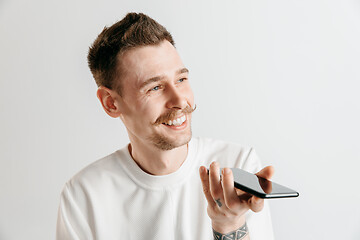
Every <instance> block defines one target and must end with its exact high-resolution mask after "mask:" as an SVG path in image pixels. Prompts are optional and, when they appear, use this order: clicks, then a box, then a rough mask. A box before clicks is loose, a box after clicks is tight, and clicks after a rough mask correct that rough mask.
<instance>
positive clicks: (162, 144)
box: [149, 127, 192, 151]
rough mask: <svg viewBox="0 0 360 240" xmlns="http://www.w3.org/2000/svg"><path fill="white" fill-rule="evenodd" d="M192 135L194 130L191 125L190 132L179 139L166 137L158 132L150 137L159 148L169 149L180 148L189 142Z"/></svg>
mask: <svg viewBox="0 0 360 240" xmlns="http://www.w3.org/2000/svg"><path fill="white" fill-rule="evenodd" d="M191 137H192V131H191V127H189V130H188V132H187V133H186V134H183V135H182V136H180V138H181V139H179V140H178V139H175V140H173V139H170V138H169V137H166V136H164V135H162V134H158V133H156V134H154V135H153V136H151V137H150V138H149V139H150V141H151V142H152V143H153V144H154V146H155V147H157V148H158V149H159V150H162V151H169V150H172V149H174V148H178V147H181V146H184V145H186V144H188V143H189V142H190V140H191Z"/></svg>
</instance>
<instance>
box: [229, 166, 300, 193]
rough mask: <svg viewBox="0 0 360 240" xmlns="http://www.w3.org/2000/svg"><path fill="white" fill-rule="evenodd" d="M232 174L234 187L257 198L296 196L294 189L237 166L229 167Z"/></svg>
mask: <svg viewBox="0 0 360 240" xmlns="http://www.w3.org/2000/svg"><path fill="white" fill-rule="evenodd" d="M231 170H232V172H233V175H234V185H235V187H236V188H238V189H240V190H243V191H244V192H247V193H250V194H252V195H254V196H256V197H259V198H289V197H298V196H299V193H298V192H296V191H295V190H292V189H290V188H287V187H285V186H282V185H280V184H277V183H275V182H272V181H269V180H267V179H265V178H262V177H258V176H256V175H255V174H252V173H249V172H247V171H244V170H242V169H239V168H231Z"/></svg>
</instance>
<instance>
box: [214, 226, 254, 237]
mask: <svg viewBox="0 0 360 240" xmlns="http://www.w3.org/2000/svg"><path fill="white" fill-rule="evenodd" d="M213 235H214V240H240V239H241V240H249V239H250V237H249V230H248V228H247V225H246V223H245V224H244V225H242V226H241V227H240V228H238V229H237V230H235V231H232V232H228V233H225V234H224V233H219V232H217V231H216V230H214V229H213Z"/></svg>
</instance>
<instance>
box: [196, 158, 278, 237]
mask: <svg viewBox="0 0 360 240" xmlns="http://www.w3.org/2000/svg"><path fill="white" fill-rule="evenodd" d="M199 171H200V178H201V182H202V186H203V191H204V194H205V197H206V199H207V202H208V208H207V212H208V215H209V217H210V218H211V221H212V228H213V230H214V231H216V232H219V233H223V234H225V233H228V232H231V231H235V230H237V229H239V228H240V227H242V226H244V224H245V213H246V212H247V211H248V210H249V209H251V210H252V211H254V212H259V211H261V210H262V208H263V207H264V200H263V199H261V198H258V197H255V196H253V195H251V194H249V193H246V192H244V191H241V190H239V189H236V188H234V177H233V174H232V171H231V169H229V168H224V169H223V170H222V179H220V166H219V164H218V163H217V162H213V163H211V164H210V169H209V172H208V170H207V169H206V167H204V166H201V167H200V169H199ZM273 173H274V169H273V167H271V166H268V167H265V168H263V169H262V170H261V171H260V172H258V173H257V174H256V175H258V176H260V177H263V178H266V179H270V178H271V177H272V175H273Z"/></svg>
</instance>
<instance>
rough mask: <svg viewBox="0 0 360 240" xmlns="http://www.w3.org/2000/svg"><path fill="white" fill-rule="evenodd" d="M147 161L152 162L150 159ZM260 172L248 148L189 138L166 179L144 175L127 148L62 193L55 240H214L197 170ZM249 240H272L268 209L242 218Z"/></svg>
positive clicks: (81, 174) (75, 179) (92, 167)
mask: <svg viewBox="0 0 360 240" xmlns="http://www.w3.org/2000/svg"><path fill="white" fill-rule="evenodd" d="M149 161H151V159H149ZM212 161H217V162H219V163H220V166H221V167H239V168H242V169H245V170H247V171H249V172H253V173H255V172H257V171H259V170H260V162H259V160H258V158H257V156H256V154H255V152H254V150H253V149H252V148H248V147H241V146H239V145H236V144H232V143H226V142H223V141H217V140H211V139H203V138H193V139H192V140H191V141H190V143H189V146H188V156H187V158H186V160H185V161H184V163H183V164H182V165H181V167H180V168H179V169H178V170H177V171H176V172H174V173H171V174H169V175H165V176H154V175H150V174H147V173H145V172H144V171H142V170H141V168H139V166H138V165H137V164H136V163H135V161H134V160H133V159H132V158H131V156H130V153H129V151H128V147H127V146H126V147H124V148H123V149H121V150H118V151H116V152H114V153H113V154H111V155H109V156H107V157H104V158H103V159H100V160H98V161H96V162H94V163H93V164H91V165H89V166H87V167H86V168H84V169H83V170H82V171H80V172H79V173H78V174H77V175H75V176H74V177H73V178H72V179H71V180H70V181H68V182H67V183H66V185H65V187H64V189H63V192H62V194H61V199H60V206H59V212H58V221H57V232H56V236H57V240H72V239H78V240H92V239H94V240H95V239H99V240H113V239H114V240H115V239H116V240H119V239H130V240H143V239H156V240H185V239H186V240H190V239H196V240H203V239H204V240H205V239H206V240H210V239H213V236H212V228H211V221H210V218H209V217H208V215H207V211H206V208H207V202H206V199H205V196H204V194H203V191H202V186H201V180H200V176H199V167H200V166H201V165H205V166H206V167H209V165H210V163H211V162H212ZM246 221H247V225H248V228H249V233H250V238H251V240H271V239H273V232H272V226H271V219H270V214H269V209H268V205H267V203H266V201H265V207H264V209H263V210H262V211H261V212H259V213H253V212H251V211H248V213H247V216H246Z"/></svg>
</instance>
